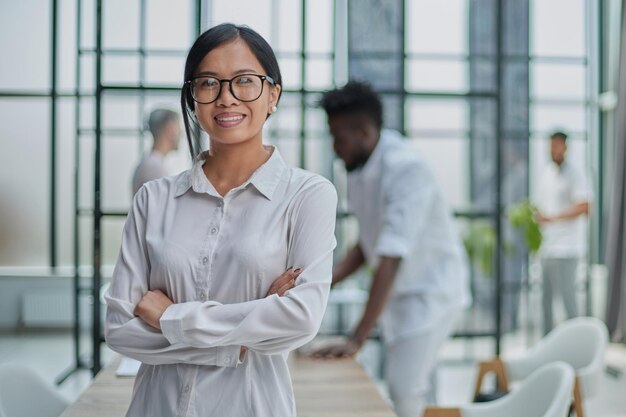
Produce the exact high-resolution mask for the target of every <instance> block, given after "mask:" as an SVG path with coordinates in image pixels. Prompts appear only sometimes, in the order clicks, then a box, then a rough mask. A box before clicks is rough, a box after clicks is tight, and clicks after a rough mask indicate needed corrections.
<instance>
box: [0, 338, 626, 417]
mask: <svg viewBox="0 0 626 417" xmlns="http://www.w3.org/2000/svg"><path fill="white" fill-rule="evenodd" d="M88 346H89V345H88V340H85V347H88ZM503 346H504V350H505V353H507V352H512V351H515V350H522V349H523V347H524V341H523V340H522V337H521V336H520V335H509V336H507V337H506V338H505V340H504V342H503ZM507 347H508V349H507ZM491 350H492V344H491V342H490V341H489V340H484V341H479V340H477V341H471V342H468V341H465V340H458V339H456V340H453V341H450V342H448V343H447V345H446V346H445V348H444V351H443V352H442V364H441V365H440V368H439V371H438V389H437V391H438V399H439V403H440V404H445V405H458V404H463V403H466V402H468V401H469V398H470V395H471V390H472V387H473V382H474V376H475V365H474V360H473V359H471V358H473V357H479V358H486V357H489V356H490V353H489V352H491ZM71 356H72V344H71V337H70V334H69V333H43V334H32V333H31V334H21V335H18V334H1V335H0V362H16V363H22V364H26V365H28V366H30V367H32V368H34V369H36V370H37V371H38V372H39V373H40V374H41V375H42V376H44V378H45V379H47V380H48V381H50V383H52V382H53V381H54V380H55V379H56V378H57V377H58V376H59V375H61V374H62V373H63V372H64V371H65V370H66V369H67V368H69V367H70V365H71ZM375 356H376V353H375V349H374V348H370V349H369V351H366V352H364V354H363V355H362V360H364V361H366V362H368V363H372V362H374V361H375V360H374V359H372V358H374V357H375ZM103 357H104V360H105V361H108V360H111V359H112V358H113V357H114V354H113V353H112V352H111V351H110V350H108V349H106V348H104V349H103ZM606 362H607V365H608V366H610V367H611V368H613V369H615V370H618V371H620V372H621V375H619V376H618V377H615V376H611V375H609V374H608V373H606V374H605V375H604V376H603V378H602V382H601V384H602V385H601V387H600V389H599V390H598V392H599V394H598V396H596V397H595V398H591V399H589V400H588V401H587V403H586V408H587V414H588V416H589V417H620V416H621V417H626V346H623V345H611V346H610V348H609V349H608V352H607V356H606ZM89 381H90V372H89V371H86V370H80V371H78V372H76V373H74V374H73V375H72V376H71V377H70V378H68V379H67V380H66V381H65V382H64V383H63V384H62V385H61V386H60V387H59V389H60V391H61V392H62V394H63V395H64V396H66V397H67V398H68V399H69V400H70V401H72V400H74V399H76V398H77V397H78V396H79V395H80V393H81V392H82V391H83V390H84V389H85V388H86V387H87V386H88V385H89Z"/></svg>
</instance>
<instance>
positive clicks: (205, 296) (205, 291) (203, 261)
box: [196, 199, 226, 302]
mask: <svg viewBox="0 0 626 417" xmlns="http://www.w3.org/2000/svg"><path fill="white" fill-rule="evenodd" d="M225 204H226V202H225V200H224V199H220V200H219V202H218V203H217V207H216V208H215V209H214V211H213V215H212V216H211V218H210V220H209V224H208V230H207V233H206V241H205V245H204V248H203V250H202V253H201V254H200V269H201V271H202V273H201V274H199V278H200V279H199V280H197V281H196V299H197V300H198V301H201V302H204V301H207V300H209V299H210V292H211V283H212V270H213V264H214V262H215V259H216V257H217V253H216V251H215V249H216V247H217V241H218V238H219V234H220V229H221V227H222V221H223V219H224V211H225Z"/></svg>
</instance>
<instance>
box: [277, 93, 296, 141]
mask: <svg viewBox="0 0 626 417" xmlns="http://www.w3.org/2000/svg"><path fill="white" fill-rule="evenodd" d="M277 107H278V111H277V112H276V113H274V114H273V115H272V117H270V123H271V128H272V129H278V130H281V131H284V130H291V131H294V132H298V131H299V130H300V95H299V94H294V93H283V94H282V95H281V97H280V102H279V103H278V106H277Z"/></svg>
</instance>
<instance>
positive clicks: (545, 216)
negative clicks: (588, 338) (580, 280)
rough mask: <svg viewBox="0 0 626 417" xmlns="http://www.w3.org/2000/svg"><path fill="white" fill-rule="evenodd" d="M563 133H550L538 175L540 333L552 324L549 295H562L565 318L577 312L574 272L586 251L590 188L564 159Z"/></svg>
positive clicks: (564, 135) (584, 179)
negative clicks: (547, 159) (545, 158)
mask: <svg viewBox="0 0 626 417" xmlns="http://www.w3.org/2000/svg"><path fill="white" fill-rule="evenodd" d="M566 153H567V135H566V134H565V133H563V132H555V133H553V134H552V135H551V136H550V156H551V158H552V163H551V164H550V165H549V166H548V167H547V169H546V170H545V172H544V173H543V175H542V176H541V183H540V184H539V187H538V195H537V197H536V204H537V208H538V211H537V213H536V216H535V218H536V220H537V221H538V222H539V223H540V224H541V225H542V228H541V229H542V233H543V241H542V243H541V249H540V254H541V270H542V278H543V296H542V297H543V332H544V334H547V333H548V332H550V330H552V327H553V326H554V322H553V317H552V307H553V298H554V296H556V295H557V294H558V295H559V296H560V297H561V298H562V300H563V304H564V305H565V311H566V314H567V317H568V318H572V317H576V316H578V315H579V312H578V304H577V301H576V275H577V274H576V271H577V269H578V262H579V260H580V258H582V257H583V256H585V252H586V244H585V242H586V240H587V239H586V227H585V222H584V221H583V220H584V216H586V215H587V214H588V213H589V205H590V200H591V191H590V189H589V186H588V183H587V180H586V178H585V175H583V173H582V172H580V171H579V170H578V169H577V168H576V167H575V166H573V165H572V164H571V163H570V162H569V161H567V160H566V158H565V156H566Z"/></svg>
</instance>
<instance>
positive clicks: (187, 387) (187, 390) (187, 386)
mask: <svg viewBox="0 0 626 417" xmlns="http://www.w3.org/2000/svg"><path fill="white" fill-rule="evenodd" d="M185 392H186V393H187V392H189V385H185Z"/></svg>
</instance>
